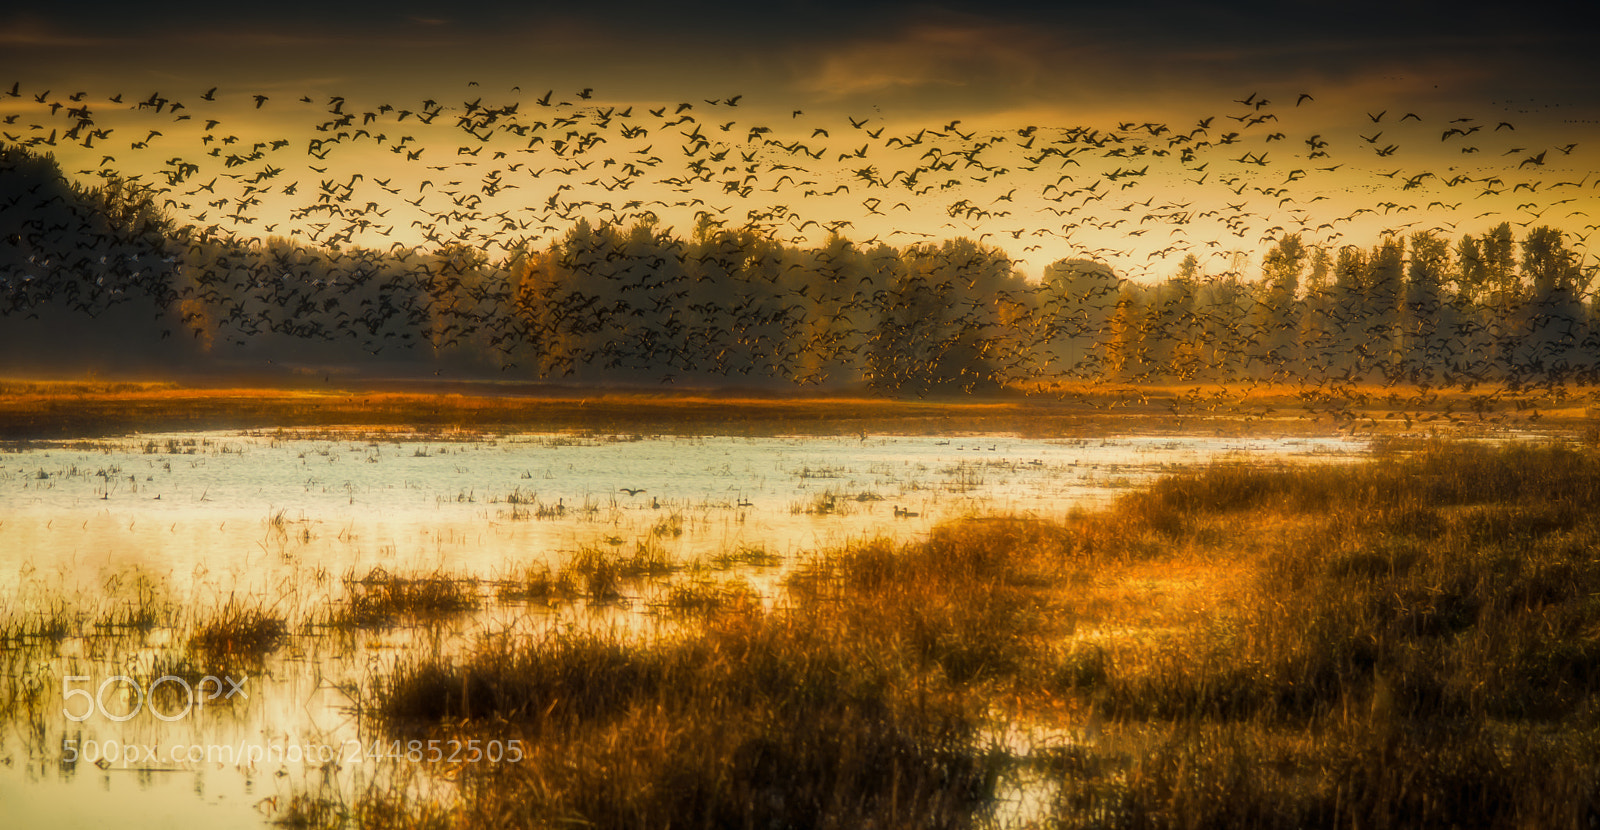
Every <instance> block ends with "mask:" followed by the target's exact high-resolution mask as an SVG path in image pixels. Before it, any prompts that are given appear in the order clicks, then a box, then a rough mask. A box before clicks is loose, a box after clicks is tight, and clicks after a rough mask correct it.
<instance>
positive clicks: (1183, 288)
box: [0, 148, 1600, 394]
mask: <svg viewBox="0 0 1600 830" xmlns="http://www.w3.org/2000/svg"><path fill="white" fill-rule="evenodd" d="M1590 276H1591V272H1589V271H1585V270H1584V269H1583V268H1581V266H1580V262H1579V259H1578V257H1577V256H1576V255H1575V253H1574V252H1573V251H1572V250H1571V249H1570V248H1569V247H1568V244H1567V240H1566V238H1565V236H1564V235H1563V233H1562V232H1561V231H1559V230H1556V229H1552V228H1549V227H1529V228H1527V229H1526V230H1525V231H1524V232H1523V233H1522V234H1521V235H1520V237H1519V236H1518V235H1517V234H1516V233H1515V232H1514V231H1513V229H1512V226H1511V225H1509V224H1501V225H1499V226H1496V227H1493V228H1490V229H1488V230H1487V231H1485V232H1483V233H1481V234H1476V235H1474V234H1466V235H1462V236H1460V237H1459V238H1456V239H1450V238H1446V237H1444V236H1441V235H1438V234H1437V233H1436V232H1416V233H1411V234H1408V235H1406V234H1399V233H1389V234H1384V235H1382V236H1381V237H1380V238H1378V239H1376V240H1373V241H1372V243H1371V244H1370V245H1367V246H1356V245H1346V246H1343V247H1339V248H1336V249H1329V248H1325V247H1321V246H1318V245H1315V244H1308V243H1306V242H1305V241H1304V240H1302V238H1301V237H1300V236H1297V235H1287V236H1283V237H1280V238H1278V239H1277V240H1276V241H1275V243H1274V244H1273V245H1272V247H1271V248H1270V249H1269V250H1268V251H1267V252H1266V254H1265V255H1264V256H1263V257H1262V258H1261V261H1260V262H1259V264H1257V265H1255V266H1251V265H1249V264H1248V263H1247V262H1246V261H1245V260H1244V258H1243V256H1242V255H1241V256H1239V257H1236V260H1235V263H1234V265H1233V267H1231V268H1229V269H1228V270H1227V271H1225V272H1223V273H1214V274H1208V273H1205V272H1203V270H1202V269H1201V268H1200V267H1199V264H1198V260H1197V259H1196V258H1195V257H1194V256H1189V257H1187V258H1186V259H1185V260H1184V261H1183V263H1182V264H1181V265H1180V266H1179V267H1178V268H1177V269H1176V271H1175V272H1174V273H1173V274H1171V275H1170V276H1169V277H1167V278H1166V279H1164V280H1161V281H1160V282H1158V283H1155V284H1149V283H1140V282H1134V281H1130V280H1127V279H1124V278H1121V277H1120V276H1118V274H1117V273H1116V272H1115V271H1114V270H1113V269H1112V268H1111V267H1110V266H1109V265H1107V264H1105V263H1102V262H1097V261H1093V260H1089V259H1064V260H1060V261H1058V262H1055V263H1053V264H1051V265H1050V266H1048V267H1047V268H1045V269H1044V272H1043V273H1042V274H1040V275H1039V276H1038V278H1037V279H1034V278H1032V277H1030V276H1028V275H1024V274H1023V273H1022V272H1021V271H1020V270H1019V269H1018V268H1017V267H1016V265H1015V264H1014V263H1013V262H1012V261H1011V260H1010V259H1009V258H1008V256H1007V255H1006V254H1005V253H1004V252H1003V251H1001V250H999V249H997V248H994V247H991V246H987V245H983V244H980V243H978V242H974V241H972V240H969V239H951V240H946V241H942V242H936V243H924V244H918V245H911V246H906V247H898V248H897V247H891V246H888V245H885V244H872V245H865V246H863V245H857V244H854V243H852V242H851V241H850V240H848V239H846V238H843V237H841V236H838V235H833V236H830V237H829V238H828V239H826V240H825V241H824V242H823V243H822V244H820V245H816V246H810V247H806V246H799V245H794V244H786V243H784V242H781V241H779V240H776V239H774V238H772V237H771V236H770V235H768V234H766V233H763V232H761V231H760V230H757V229H730V228H726V227H722V226H720V225H718V224H715V223H712V222H710V221H702V222H701V224H700V225H699V226H698V227H696V228H694V229H693V230H692V231H691V232H690V233H689V234H688V235H687V236H682V235H679V234H677V233H675V232H673V231H672V230H671V229H668V228H663V227H660V226H658V225H657V224H656V223H653V222H651V221H648V220H645V221H639V222H637V223H635V224H633V225H631V226H627V227H619V226H614V225H609V224H604V223H602V224H594V225H592V224H590V223H589V222H587V221H582V220H580V221H578V222H576V223H575V224H573V225H572V226H571V227H570V229H569V230H568V231H567V232H566V233H565V235H564V236H562V237H561V238H559V239H557V240H556V241H554V242H551V243H549V244H547V245H544V246H542V247H534V246H531V245H524V246H520V247H513V249H512V250H511V253H510V254H509V255H506V256H504V257H500V258H497V259H494V260H491V259H490V258H489V257H488V256H486V255H485V254H484V253H483V252H482V251H481V250H478V249H474V248H469V247H466V246H463V245H460V244H446V245H442V246H438V247H436V248H434V249H433V250H427V251H422V250H418V249H415V248H407V247H405V246H402V245H395V246H394V247H392V248H391V249H389V250H386V251H384V250H372V249H366V248H357V247H346V248H340V247H338V246H324V245H312V244H308V243H305V242H301V241H297V240H295V239H293V238H292V237H290V238H270V239H265V240H241V239H230V238H221V237H216V236H212V235H208V234H206V233H204V232H203V231H200V230H198V229H196V228H195V227H193V226H188V225H178V224H177V223H175V222H173V221H172V220H170V219H168V218H167V217H166V215H165V213H164V211H163V210H162V206H161V205H160V204H159V201H158V194H157V193H156V192H155V191H151V190H149V189H145V188H140V187H139V186H137V185H135V184H131V183H128V182H125V181H122V180H119V179H116V178H111V179H108V180H107V182H106V183H105V184H104V185H102V186H99V187H86V186H81V185H74V184H71V183H69V182H67V180H66V179H65V178H64V177H62V176H61V173H60V171H59V169H58V168H57V167H56V166H55V163H54V161H53V160H51V159H50V158H49V157H47V156H38V155H33V154H31V153H28V152H27V151H24V150H21V149H18V148H3V149H0V321H4V322H3V323H0V347H3V349H4V351H3V353H4V354H5V355H6V368H8V369H10V370H12V371H16V370H19V369H24V370H25V369H30V368H36V369H49V368H70V367H71V366H73V365H76V364H82V363H84V362H86V361H88V362H94V361H112V362H114V363H118V365H128V364H130V363H141V364H146V365H163V366H180V367H188V368H194V369H200V370H206V369H213V370H214V369H223V370H226V369H236V368H260V367H261V366H263V365H266V364H268V362H270V363H271V364H273V365H279V366H290V367H302V368H306V369H308V370H309V369H318V370H330V371H331V370H338V371H349V372H360V373H384V374H390V375H431V374H434V373H437V374H440V375H449V376H458V377H485V376H493V377H517V378H529V379H551V380H566V381H571V382H582V383H634V384H642V383H660V382H681V381H693V382H706V383H714V384H730V385H750V386H763V387H791V386H800V387H823V388H862V387H867V388H873V389H878V390H883V391H886V392H890V393H914V394H928V393H942V394H955V393H964V392H965V393H973V392H992V391H997V390H1000V389H1004V388H1025V389H1049V388H1050V387H1051V385H1052V384H1056V383H1063V382H1078V381H1095V380H1108V379H1110V380H1117V381H1125V382H1134V383H1138V382H1145V383H1178V382H1181V383H1188V382H1208V381H1210V382H1227V381H1231V380H1238V379H1244V378H1254V379H1277V380H1286V381H1301V382H1309V383H1320V382H1325V381H1341V382H1411V383H1427V384H1434V385H1450V384H1470V383H1477V382H1490V381H1494V382H1509V383H1513V384H1522V383H1544V382H1558V383H1559V382H1587V381H1592V380H1593V379H1594V378H1595V376H1596V374H1597V373H1600V307H1597V306H1596V302H1595V298H1594V297H1593V296H1591V295H1590V294H1588V293H1587V288H1588V279H1589V277H1590Z"/></svg>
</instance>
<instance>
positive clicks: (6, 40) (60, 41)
mask: <svg viewBox="0 0 1600 830" xmlns="http://www.w3.org/2000/svg"><path fill="white" fill-rule="evenodd" d="M104 42H105V40H104V39H103V38H98V37H93V36H89V35H84V34H80V33H76V32H63V31H61V30H60V29H59V28H57V27H55V26H53V25H50V24H48V23H45V22H44V21H41V20H38V19H35V18H32V17H28V16H26V15H23V16H19V17H15V18H13V19H11V20H9V21H7V22H5V23H4V24H0V46H10V47H18V48H28V47H38V48H57V47H64V46H79V47H81V46H97V45H100V44H102V43H104Z"/></svg>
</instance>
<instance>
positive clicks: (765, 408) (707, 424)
mask: <svg viewBox="0 0 1600 830" xmlns="http://www.w3.org/2000/svg"><path fill="white" fill-rule="evenodd" d="M1595 401H1596V390H1595V389H1592V388H1587V387H1582V388H1567V387H1556V388H1549V389H1546V388H1534V389H1523V390H1507V389H1503V388H1487V387H1485V388H1480V389H1443V390H1438V389H1425V388H1418V387H1405V386H1395V387H1384V386H1348V387H1337V388H1331V387H1308V386H1305V385H1301V384H1291V383H1276V384H1274V383H1260V382H1254V381H1250V382H1240V383H1237V384H1225V385H1224V384H1184V385H1145V386H1131V385H1125V384H1110V383H1077V384H1072V385H1069V386H1058V387H1054V388H1049V389H1037V390H1016V391H1014V392H1013V393H1011V394H1008V395H1006V396H1004V397H1001V398H997V399H988V400H983V399H970V398H959V399H949V400H936V401H924V400H893V399H884V398H872V397H849V396H830V397H821V396H812V395H804V394H792V395H787V396H784V395H771V396H759V395H753V394H750V393H748V392H739V391H734V392H731V393H729V394H726V395H724V394H709V393H707V392H706V391H704V390H698V391H697V390H689V389H686V390H681V391H674V392H660V393H656V392H644V391H634V390H625V389H603V388H602V389H589V390H576V389H572V388H568V387H556V386H533V385H526V384H523V385H501V384H492V383H458V384H448V385H442V386H434V387H432V388H423V387H421V386H416V385H414V386H413V387H411V388H406V387H404V386H403V385H399V384H391V385H387V386H368V387H366V388H362V387H359V386H356V387H351V388H333V387H322V388H275V387H227V386H218V387H200V386H181V385H176V384H172V383H154V382H152V383H135V382H128V383H115V382H92V381H60V382H47V381H0V439H10V440H20V439H29V438H50V437H64V436H77V437H82V436H92V435H104V434H116V433H124V432H130V431H135V430H139V431H146V432H156V431H163V430H181V429H207V428H216V429H221V428H240V429H260V428H286V429H294V428H325V427H330V426H337V427H344V428H350V429H355V430H360V431H371V432H382V431H385V430H390V431H394V430H398V431H404V432H407V433H423V434H430V435H434V434H438V435H442V436H446V437H447V436H448V435H449V434H450V432H451V431H455V430H465V431H467V432H468V433H469V434H473V433H476V432H482V431H512V430H517V431H582V432H590V433H630V432H639V431H647V432H651V433H659V432H661V431H663V430H667V431H683V432H689V433H702V434H703V433H708V432H717V433H719V434H734V435H738V434H774V433H794V434H808V433H810V434H854V433H858V432H862V431H868V432H886V433H897V434H935V433H950V432H962V431H989V432H995V431H1005V432H1015V433H1018V434H1022V435H1028V436H1034V437H1051V436H1066V435H1083V434H1118V433H1127V432H1130V431H1145V432H1171V431H1177V430H1191V431H1192V430H1205V431H1221V432H1225V433H1230V434H1233V433H1240V432H1251V431H1270V432H1273V433H1283V432H1312V433H1315V432H1323V433H1327V432H1333V431H1339V430H1344V431H1370V432H1375V433H1399V432H1414V431H1420V430H1482V429H1500V428H1504V427H1506V426H1509V425H1520V426H1535V427H1543V428H1551V429H1558V430H1567V431H1581V430H1582V429H1584V428H1585V427H1586V426H1589V425H1590V424H1592V420H1593V418H1594V415H1595V412H1596V408H1595ZM1597 437H1600V436H1597Z"/></svg>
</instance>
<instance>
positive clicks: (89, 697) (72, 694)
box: [61, 674, 250, 722]
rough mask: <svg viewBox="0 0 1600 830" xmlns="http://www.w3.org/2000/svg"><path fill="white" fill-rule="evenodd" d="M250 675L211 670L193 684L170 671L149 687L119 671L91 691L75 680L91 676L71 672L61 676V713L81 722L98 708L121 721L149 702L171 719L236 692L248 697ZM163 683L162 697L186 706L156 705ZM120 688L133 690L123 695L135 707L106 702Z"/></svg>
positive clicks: (161, 716)
mask: <svg viewBox="0 0 1600 830" xmlns="http://www.w3.org/2000/svg"><path fill="white" fill-rule="evenodd" d="M249 679H250V676H249V675H245V676H244V677H241V678H239V679H238V680H234V679H233V678H232V677H227V676H223V677H217V676H215V675H209V674H208V675H206V676H205V677H202V678H200V680H199V682H197V683H195V684H194V685H193V686H191V685H189V681H187V680H185V679H183V678H181V677H178V676H176V675H171V674H169V675H165V676H162V677H158V678H156V679H155V680H154V681H153V682H152V683H151V684H150V685H149V687H145V686H141V685H139V681H137V680H134V679H133V678H131V677H128V676H127V675H122V674H119V675H116V676H115V677H108V678H106V679H105V680H103V681H101V683H100V687H99V689H98V690H96V691H95V692H93V693H91V692H90V691H89V689H88V688H75V687H74V685H73V684H76V683H82V684H92V678H89V677H87V676H84V675H69V676H67V677H63V678H61V699H62V701H63V702H64V703H65V704H66V705H65V706H63V707H61V714H63V715H65V716H66V717H67V720H70V721H75V722H82V721H86V720H88V719H89V718H91V717H93V716H94V714H95V713H96V712H99V713H100V715H101V716H103V717H105V718H106V719H107V720H114V721H119V722H120V721H126V720H131V719H133V717H134V716H136V715H138V714H139V712H140V711H141V710H143V709H144V708H145V705H146V704H149V707H150V714H152V715H155V716H156V717H157V718H159V719H161V720H164V721H168V722H171V721H176V720H182V719H183V718H185V717H188V715H189V713H190V712H191V711H193V710H194V707H195V706H205V705H206V704H207V703H208V702H211V701H214V700H217V699H218V698H221V699H222V700H232V699H233V696H234V695H239V696H240V697H242V698H244V699H245V700H249V699H250V695H249V693H247V692H245V690H244V682H245V681H246V680H249ZM162 687H166V688H167V690H168V691H167V694H166V695H163V697H169V696H170V697H177V698H179V699H180V700H181V701H182V703H183V708H182V709H181V710H179V709H176V707H172V709H171V710H169V711H162V710H161V709H158V708H156V692H157V690H159V689H161V688H162ZM119 688H126V689H129V690H131V692H130V693H127V694H125V695H124V699H127V698H128V697H131V698H132V699H133V701H134V702H133V704H132V708H130V709H129V710H128V711H126V712H114V711H111V709H109V708H108V707H107V706H106V693H107V692H114V691H116V690H117V689H119ZM79 697H81V698H83V706H82V707H81V709H80V711H78V712H74V711H73V709H74V707H75V703H74V701H73V698H79ZM115 699H116V696H115V695H113V697H112V700H113V701H115Z"/></svg>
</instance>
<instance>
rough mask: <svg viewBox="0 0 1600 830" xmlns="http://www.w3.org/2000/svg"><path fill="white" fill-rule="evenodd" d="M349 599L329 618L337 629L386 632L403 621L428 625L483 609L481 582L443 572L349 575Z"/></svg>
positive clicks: (330, 622)
mask: <svg viewBox="0 0 1600 830" xmlns="http://www.w3.org/2000/svg"><path fill="white" fill-rule="evenodd" d="M344 584H345V591H346V596H345V597H344V599H343V600H342V601H341V602H338V603H336V604H335V606H334V608H333V609H332V611H331V612H330V613H329V614H328V617H327V620H326V622H327V624H328V625H330V626H332V627H335V628H384V627H388V626H392V625H395V624H396V623H398V622H401V621H409V622H412V623H426V622H430V621H434V620H439V619H441V618H445V617H450V616H455V615H459V614H464V613H467V612H469V611H474V610H476V609H478V608H479V607H481V606H482V604H483V602H482V597H481V596H480V594H479V590H478V580H477V579H473V578H468V577H458V576H453V575H450V574H446V573H443V572H435V573H432V574H428V575H425V576H399V575H396V574H391V573H389V572H388V571H386V570H384V569H383V568H373V569H372V570H370V571H368V572H367V573H366V575H364V576H362V577H359V578H357V577H355V576H354V575H346V577H345V579H344Z"/></svg>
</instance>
